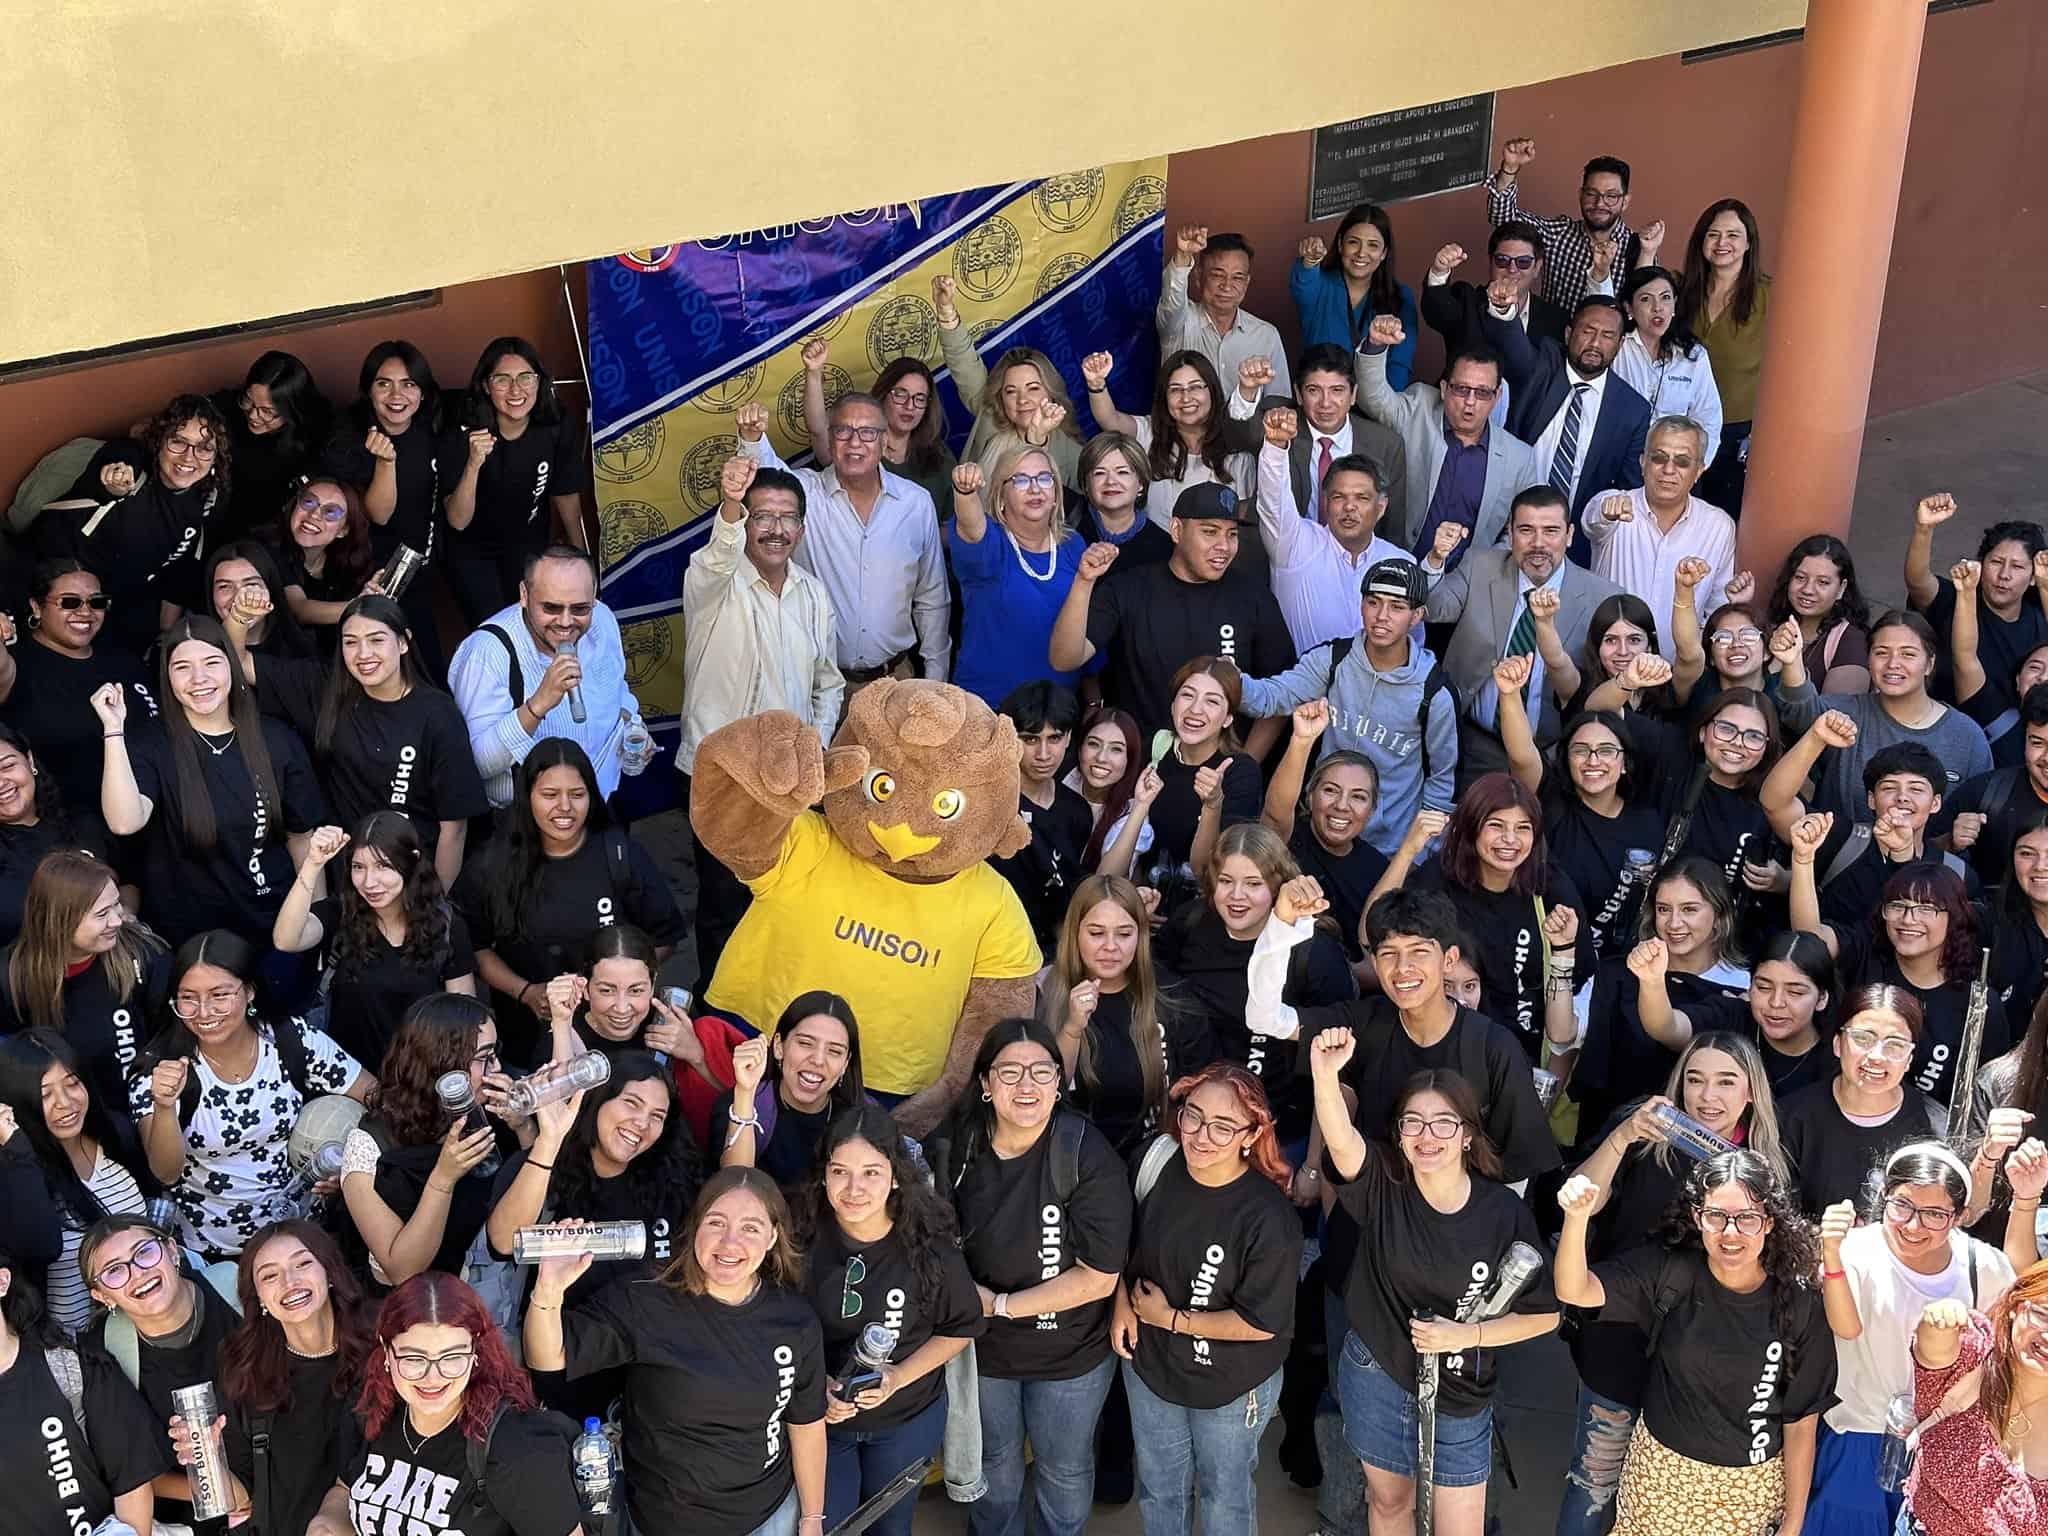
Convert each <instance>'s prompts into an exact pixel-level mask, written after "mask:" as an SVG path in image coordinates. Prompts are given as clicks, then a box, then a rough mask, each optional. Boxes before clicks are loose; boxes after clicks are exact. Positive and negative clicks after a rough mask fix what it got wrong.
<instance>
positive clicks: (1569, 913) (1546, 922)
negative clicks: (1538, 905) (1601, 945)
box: [1543, 907, 1579, 949]
mask: <svg viewBox="0 0 2048 1536" xmlns="http://www.w3.org/2000/svg"><path fill="white" fill-rule="evenodd" d="M1543 936H1544V937H1545V938H1546V939H1548V940H1550V947H1551V948H1552V949H1570V948H1571V947H1572V946H1573V945H1574V944H1576V943H1577V942H1578V938H1579V914H1578V913H1577V912H1575V911H1573V910H1572V909H1571V908H1570V907H1552V908H1551V909H1550V911H1549V912H1548V913H1547V914H1546V915H1545V917H1544V919H1543Z"/></svg>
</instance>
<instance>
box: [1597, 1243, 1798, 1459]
mask: <svg viewBox="0 0 2048 1536" xmlns="http://www.w3.org/2000/svg"><path fill="white" fill-rule="evenodd" d="M1593 1273H1594V1274H1595V1275H1596V1276H1598V1277H1599V1280H1600V1284H1601V1286H1602V1288H1603V1289H1604V1290H1605V1291H1606V1293H1607V1300H1606V1303H1605V1304H1604V1305H1603V1306H1602V1307H1601V1308H1600V1317H1601V1319H1602V1320H1603V1321H1605V1322H1622V1323H1635V1324H1636V1325H1637V1326H1639V1327H1641V1328H1642V1329H1643V1330H1644V1331H1645V1332H1646V1333H1647V1332H1650V1331H1651V1330H1652V1329H1653V1328H1654V1327H1655V1320H1656V1314H1657V1312H1658V1310H1659V1308H1660V1306H1661V1307H1662V1308H1663V1310H1664V1322H1663V1326H1662V1328H1661V1329H1659V1330H1657V1353H1656V1356H1655V1357H1654V1358H1653V1359H1652V1360H1651V1361H1650V1376H1649V1380H1648V1382H1647V1383H1646V1384H1645V1386H1644V1390H1643V1427H1644V1428H1645V1429H1646V1430H1648V1431H1649V1432H1650V1433H1651V1434H1652V1435H1655V1436H1656V1437H1657V1441H1658V1443H1659V1444H1660V1445H1663V1446H1665V1447H1666V1448H1668V1449H1670V1450H1673V1451H1676V1452H1678V1454H1679V1455H1681V1456H1690V1457H1691V1458H1692V1459H1693V1460H1694V1461H1703V1462H1705V1463H1707V1464H1708V1465H1709V1466H1715V1467H1760V1466H1762V1465H1764V1464H1765V1463H1766V1462H1768V1461H1770V1460H1771V1458H1772V1457H1774V1456H1776V1455H1778V1454H1779V1453H1780V1452H1781V1451H1782V1450H1783V1449H1784V1447H1785V1426H1786V1425H1787V1424H1796V1423H1798V1422H1799V1421H1800V1420H1801V1419H1805V1418H1809V1417H1811V1416H1812V1415H1814V1414H1816V1413H1821V1412H1824V1411H1826V1410H1827V1409H1828V1408H1830V1407H1832V1406H1833V1405H1834V1402H1835V1339H1834V1335H1833V1334H1832V1333H1830V1332H1829V1331H1828V1320H1827V1313H1826V1312H1825V1311H1824V1310H1823V1308H1822V1306H1821V1299H1820V1294H1819V1292H1817V1291H1811V1290H1803V1289H1802V1290H1801V1291H1799V1292H1798V1294H1797V1296H1796V1297H1795V1298H1794V1300H1793V1304H1792V1316H1793V1317H1794V1319H1795V1320H1796V1321H1795V1325H1794V1327H1793V1329H1792V1334H1791V1337H1790V1338H1780V1337H1779V1336H1778V1332H1777V1329H1776V1327H1775V1325H1774V1323H1773V1321H1772V1311H1773V1308H1772V1299H1773V1295H1774V1293H1775V1291H1776V1289H1777V1287H1778V1285H1779V1284H1780V1282H1779V1281H1776V1280H1770V1279H1767V1280H1765V1282H1764V1283H1763V1285H1762V1286H1760V1287H1759V1288H1758V1289H1756V1290H1754V1291H1751V1292H1749V1293H1748V1294H1747V1295H1741V1294H1738V1293H1737V1292H1734V1291H1731V1290H1729V1289H1728V1288H1727V1287H1726V1286H1724V1285H1722V1284H1721V1283H1720V1281H1718V1280H1716V1279H1715V1278H1714V1276H1713V1272H1712V1270H1710V1269H1709V1268H1708V1266H1707V1259H1706V1255H1705V1254H1703V1253H1701V1252H1700V1251H1699V1250H1698V1249H1697V1248H1686V1249H1680V1250H1677V1251H1674V1250H1672V1249H1669V1248H1665V1247H1663V1246H1661V1245H1658V1246H1655V1247H1645V1248H1637V1249H1634V1250H1632V1251H1631V1252H1629V1253H1626V1254H1623V1255H1622V1256H1621V1257H1620V1258H1618V1259H1614V1260H1611V1261H1610V1262H1608V1263H1605V1264H1601V1265H1598V1266H1596V1267H1595V1269H1594V1271H1593Z"/></svg>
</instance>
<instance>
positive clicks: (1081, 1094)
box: [1067, 976, 1213, 1156]
mask: <svg viewBox="0 0 2048 1536" xmlns="http://www.w3.org/2000/svg"><path fill="white" fill-rule="evenodd" d="M1180 998H1181V989H1180V988H1179V987H1177V986H1174V985H1172V984H1171V983H1170V982H1169V981H1168V979H1167V978H1165V977H1164V976H1162V977H1160V979H1159V1000H1158V1004H1157V1008H1156V1012H1157V1014H1158V1019H1159V1031H1158V1039H1157V1041H1156V1043H1151V1044H1148V1046H1147V1047H1145V1048H1146V1049H1151V1050H1156V1051H1158V1052H1159V1054H1160V1060H1161V1061H1162V1063H1163V1077H1164V1080H1165V1081H1166V1082H1167V1083H1169V1084H1170V1083H1174V1082H1177V1081H1179V1080H1180V1079H1181V1078H1183V1077H1185V1076H1186V1075H1187V1074H1188V1073H1190V1072H1193V1071H1196V1070H1198V1069H1200V1068H1202V1067H1205V1066H1207V1065H1208V1064H1209V1062H1210V1060H1211V1058H1212V1055H1213V1047H1212V1046H1211V1043H1210V1040H1209V1035H1208V1026H1207V1023H1206V1020H1205V1019H1204V1018H1203V1016H1202V1015H1201V1014H1200V1013H1199V1012H1197V1011H1196V1010H1194V1009H1191V1008H1185V1007H1182V1006H1181V1002H1180ZM1088 1040H1089V1043H1090V1044H1091V1045H1092V1046H1093V1050H1092V1052H1091V1058H1092V1060H1093V1063H1094V1069H1095V1083H1094V1085H1093V1086H1092V1087H1091V1086H1090V1085H1089V1083H1088V1081H1087V1080H1086V1079H1085V1078H1082V1077H1081V1076H1079V1074H1078V1073H1077V1074H1076V1077H1075V1081H1074V1083H1073V1085H1072V1087H1071V1088H1070V1089H1069V1090H1068V1095H1067V1099H1068V1102H1069V1103H1070V1104H1072V1105H1073V1106H1074V1107H1075V1108H1076V1109H1079V1110H1080V1111H1081V1112H1082V1113H1083V1114H1085V1115H1086V1116H1087V1117H1088V1118H1089V1119H1090V1120H1093V1121H1094V1122H1095V1124H1096V1125H1097V1126H1098V1127H1099V1128H1100V1129H1101V1131H1102V1134H1103V1135H1104V1136H1107V1137H1108V1138H1109V1142H1110V1145H1111V1146H1113V1147H1115V1148H1116V1149H1117V1152H1118V1154H1119V1155H1121V1156H1129V1154H1130V1153H1131V1151H1132V1150H1133V1149H1134V1148H1135V1147H1136V1146H1137V1143H1138V1141H1139V1140H1140V1138H1142V1137H1143V1136H1144V1135H1145V1134H1146V1133H1148V1132H1150V1131H1156V1130H1158V1129H1159V1127H1158V1126H1156V1125H1154V1124H1152V1123H1151V1119H1150V1114H1151V1106H1150V1105H1148V1104H1147V1103H1146V1102H1145V1069H1144V1067H1143V1065H1142V1064H1141V1063H1140V1062H1139V1060H1138V1051H1139V1049H1140V1047H1139V1045H1138V1044H1137V1042H1136V1041H1134V1040H1133V1039H1132V1038H1131V999H1130V994H1129V993H1128V992H1105V993H1103V994H1102V995H1101V997H1100V998H1099V999H1098V1000H1097V1002H1096V1004H1095V1012H1094V1014H1093V1015H1092V1016H1091V1017H1090V1018H1089V1020H1088Z"/></svg>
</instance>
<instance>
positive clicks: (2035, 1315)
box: [2012, 1301, 2048, 1328]
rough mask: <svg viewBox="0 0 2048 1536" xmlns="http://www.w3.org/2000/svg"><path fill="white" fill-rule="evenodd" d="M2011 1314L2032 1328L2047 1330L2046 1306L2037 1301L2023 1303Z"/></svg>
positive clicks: (2047, 1308) (2047, 1312)
mask: <svg viewBox="0 0 2048 1536" xmlns="http://www.w3.org/2000/svg"><path fill="white" fill-rule="evenodd" d="M2012 1310H2013V1313H2014V1315H2015V1316H2017V1317H2018V1318H2020V1319H2022V1320H2023V1321H2025V1322H2026V1324H2027V1325H2028V1326H2029V1327H2032V1328H2048V1306H2043V1305H2042V1304H2041V1303H2040V1302H2038V1301H2023V1302H2021V1303H2019V1304H2018V1305H2017V1306H2015V1307H2014V1308H2013V1309H2012Z"/></svg>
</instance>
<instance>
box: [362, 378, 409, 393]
mask: <svg viewBox="0 0 2048 1536" xmlns="http://www.w3.org/2000/svg"><path fill="white" fill-rule="evenodd" d="M370 393H371V394H373V395H416V394H419V393H420V381H419V380H418V379H372V380H370Z"/></svg>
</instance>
